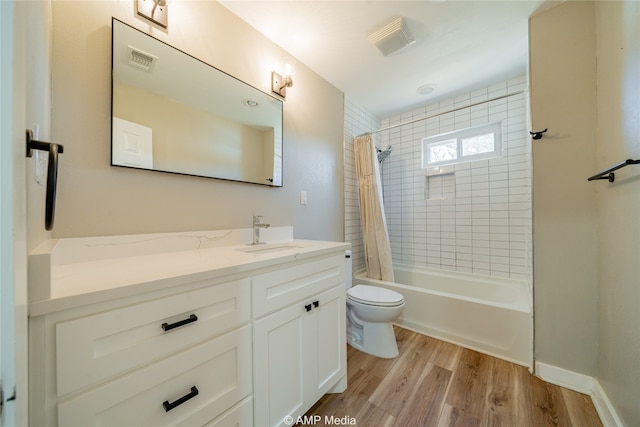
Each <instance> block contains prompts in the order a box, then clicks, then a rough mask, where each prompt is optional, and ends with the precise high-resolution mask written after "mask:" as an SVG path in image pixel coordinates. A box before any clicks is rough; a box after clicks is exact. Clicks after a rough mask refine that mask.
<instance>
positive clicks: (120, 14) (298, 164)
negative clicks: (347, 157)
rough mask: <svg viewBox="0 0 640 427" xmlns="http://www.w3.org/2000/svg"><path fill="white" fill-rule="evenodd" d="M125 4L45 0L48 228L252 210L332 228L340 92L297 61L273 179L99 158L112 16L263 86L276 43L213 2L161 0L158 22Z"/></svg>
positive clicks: (70, 231) (106, 129)
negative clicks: (173, 170) (140, 166)
mask: <svg viewBox="0 0 640 427" xmlns="http://www.w3.org/2000/svg"><path fill="white" fill-rule="evenodd" d="M134 4H135V2H134V1H133V0H126V1H82V2H73V1H72V2H70V1H53V3H52V16H53V21H52V22H53V42H52V52H53V56H52V58H53V59H52V62H53V69H52V70H53V87H52V94H53V95H52V98H53V103H52V108H53V113H52V135H51V138H52V139H53V140H55V141H56V142H58V143H61V144H63V145H64V150H65V151H64V154H63V155H61V161H60V172H59V188H58V206H57V207H58V209H57V212H56V224H55V228H54V230H53V237H71V236H89V235H113V234H132V233H147V232H168V231H182V230H203V229H226V228H247V227H250V226H251V217H252V215H253V214H263V215H264V221H265V222H267V223H270V224H271V225H273V226H285V225H292V226H293V227H294V233H295V236H296V237H298V238H311V239H324V240H339V241H340V240H343V236H344V226H343V224H344V209H343V191H342V190H343V144H342V133H343V94H342V92H340V91H339V90H337V89H336V88H335V87H333V86H332V85H330V84H329V83H327V82H326V81H325V80H324V79H322V78H320V77H319V76H318V75H317V74H315V73H314V72H313V71H311V70H310V69H308V68H307V67H305V66H304V64H302V63H300V62H298V64H297V68H296V74H295V79H296V80H295V83H294V84H295V85H294V87H292V88H291V89H289V90H288V91H287V94H288V96H287V99H286V101H285V102H284V187H282V188H270V187H266V186H257V185H251V184H243V183H234V182H228V181H220V180H214V179H205V178H197V177H188V176H180V175H173V174H163V173H158V172H150V171H141V170H130V169H125V168H117V167H111V166H110V109H111V95H110V94H111V79H110V73H111V17H112V16H113V17H116V18H118V19H120V20H122V21H124V22H126V23H128V24H130V25H133V26H135V27H137V28H139V29H141V30H143V31H145V32H148V33H150V34H151V35H153V36H155V37H157V38H159V39H161V40H163V41H165V42H167V43H169V44H172V45H173V46H175V47H177V48H178V49H181V50H183V51H186V52H188V53H190V54H192V55H193V56H195V57H197V58H199V59H202V60H203V61H205V62H208V63H210V64H212V65H214V66H216V67H218V68H220V69H221V70H223V71H225V72H227V73H229V74H232V75H234V76H236V77H238V78H239V79H241V80H244V81H245V82H247V83H249V84H251V85H253V86H255V87H257V88H259V89H261V90H263V91H265V92H270V76H271V71H272V70H279V69H280V65H279V63H280V62H281V58H282V57H283V56H284V55H285V54H286V52H284V51H282V50H281V49H280V48H279V47H277V46H276V45H275V44H273V43H272V42H271V41H269V40H267V39H266V38H265V37H264V36H262V35H261V34H259V33H258V32H257V31H255V30H254V29H253V28H252V27H250V26H249V25H247V24H246V23H245V22H243V21H241V20H240V19H239V18H237V17H236V16H235V15H233V14H231V13H230V12H229V11H228V10H227V9H225V8H224V7H222V6H221V5H220V4H218V3H217V2H213V1H177V2H172V3H170V4H169V27H168V30H163V29H160V28H159V27H155V26H154V25H152V24H150V23H149V22H148V21H146V20H144V19H143V18H140V17H138V16H137V15H136V14H135V13H134V11H133V7H134ZM300 190H306V191H307V192H308V200H309V203H308V205H306V206H301V205H300V204H299V193H300ZM34 226H39V224H34Z"/></svg>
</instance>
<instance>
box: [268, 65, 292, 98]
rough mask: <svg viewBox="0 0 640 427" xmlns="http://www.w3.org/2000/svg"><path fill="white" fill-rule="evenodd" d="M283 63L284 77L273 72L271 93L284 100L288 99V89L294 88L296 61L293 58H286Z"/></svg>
mask: <svg viewBox="0 0 640 427" xmlns="http://www.w3.org/2000/svg"><path fill="white" fill-rule="evenodd" d="M283 62H284V75H283V76H282V75H280V74H278V73H276V72H275V71H272V72H271V91H272V92H273V93H275V94H277V95H280V96H281V97H283V98H286V97H287V88H288V87H291V86H293V77H292V76H293V67H294V65H295V64H296V61H295V59H293V58H291V57H286V58H285V59H284V60H283Z"/></svg>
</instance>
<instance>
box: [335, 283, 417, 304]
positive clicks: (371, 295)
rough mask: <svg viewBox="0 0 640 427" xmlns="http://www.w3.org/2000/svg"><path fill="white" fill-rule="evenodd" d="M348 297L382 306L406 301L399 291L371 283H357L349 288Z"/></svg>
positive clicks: (363, 302)
mask: <svg viewBox="0 0 640 427" xmlns="http://www.w3.org/2000/svg"><path fill="white" fill-rule="evenodd" d="M347 298H349V299H351V300H353V301H357V302H360V303H362V304H368V305H377V306H381V307H395V306H398V305H402V304H403V303H404V297H403V296H402V295H401V294H399V293H398V292H395V291H392V290H391V289H385V288H380V287H378V286H369V285H356V286H354V287H352V288H349V289H347Z"/></svg>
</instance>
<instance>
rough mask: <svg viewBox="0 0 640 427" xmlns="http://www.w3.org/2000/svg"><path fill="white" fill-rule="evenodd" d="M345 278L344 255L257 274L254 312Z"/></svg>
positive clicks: (258, 314)
mask: <svg viewBox="0 0 640 427" xmlns="http://www.w3.org/2000/svg"><path fill="white" fill-rule="evenodd" d="M344 282H345V261H344V255H342V254H341V255H336V256H333V257H330V258H323V259H320V260H317V261H311V262H305V263H302V264H298V265H295V266H293V267H288V268H283V269H281V270H278V271H272V272H270V273H265V274H259V275H256V276H255V277H254V278H253V313H254V317H256V318H257V317H261V316H264V315H265V314H268V313H271V312H274V311H276V310H279V309H281V308H284V307H287V306H290V305H291V304H294V303H296V302H298V301H302V300H304V299H306V298H309V297H312V296H314V295H315V294H317V293H319V292H322V291H324V290H326V289H330V288H333V287H334V286H337V285H341V284H344Z"/></svg>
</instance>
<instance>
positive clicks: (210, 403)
mask: <svg viewBox="0 0 640 427" xmlns="http://www.w3.org/2000/svg"><path fill="white" fill-rule="evenodd" d="M251 354H252V350H251V326H250V325H247V326H244V327H242V328H240V329H238V330H236V331H233V332H230V333H227V334H225V335H222V336H220V337H218V338H215V339H213V340H210V341H207V342H205V343H203V344H200V345H197V346H195V347H193V348H191V349H189V350H187V351H184V352H182V353H178V354H175V355H172V356H170V357H168V358H166V359H163V360H161V361H159V362H157V363H154V364H152V365H150V366H147V367H145V368H144V369H140V370H138V371H135V372H132V373H130V374H128V375H124V376H122V377H119V378H118V379H116V380H113V381H110V382H108V383H105V384H104V385H102V386H100V387H96V388H92V389H91V390H90V391H88V392H86V393H82V394H80V395H78V396H77V397H73V398H70V399H68V400H65V401H62V402H60V403H59V404H58V425H60V426H89V425H91V426H95V425H101V426H121V427H123V426H136V427H137V426H154V427H159V426H166V425H172V426H174V425H175V426H202V425H205V424H206V423H208V422H210V421H211V420H214V421H216V417H219V416H220V415H222V414H223V413H224V412H225V411H227V409H229V408H231V407H233V406H234V405H235V404H236V403H238V402H240V401H241V400H242V399H244V398H246V397H248V396H249V395H250V394H251V392H252V376H253V375H252V368H251ZM193 387H195V388H196V389H197V395H194V394H195V393H192V390H193ZM190 396H192V397H191V398H189V397H190ZM181 398H184V399H183V400H184V402H183V403H181V404H177V403H178V402H180V400H181ZM164 402H166V403H167V404H170V405H171V404H176V406H175V407H174V408H172V409H170V410H169V411H166V410H165V407H164ZM214 425H215V424H214ZM220 425H222V424H220Z"/></svg>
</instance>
